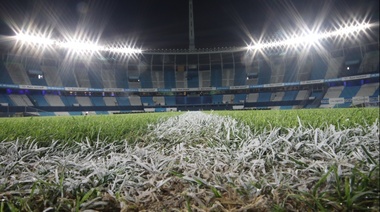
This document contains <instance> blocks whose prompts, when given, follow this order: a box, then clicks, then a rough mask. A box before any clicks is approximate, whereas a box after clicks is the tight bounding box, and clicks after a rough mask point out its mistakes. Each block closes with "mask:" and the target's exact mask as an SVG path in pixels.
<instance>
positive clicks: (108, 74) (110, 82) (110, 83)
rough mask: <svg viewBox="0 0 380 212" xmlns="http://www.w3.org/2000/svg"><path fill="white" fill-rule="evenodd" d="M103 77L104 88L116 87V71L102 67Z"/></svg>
mask: <svg viewBox="0 0 380 212" xmlns="http://www.w3.org/2000/svg"><path fill="white" fill-rule="evenodd" d="M101 78H102V81H103V85H104V88H116V87H117V85H116V80H115V71H114V70H112V69H102V70H101Z"/></svg>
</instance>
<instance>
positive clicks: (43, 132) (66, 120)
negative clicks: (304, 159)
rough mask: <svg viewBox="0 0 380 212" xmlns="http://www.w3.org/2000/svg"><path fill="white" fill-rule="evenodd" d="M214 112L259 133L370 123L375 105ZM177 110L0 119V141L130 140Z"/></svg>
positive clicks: (134, 139)
mask: <svg viewBox="0 0 380 212" xmlns="http://www.w3.org/2000/svg"><path fill="white" fill-rule="evenodd" d="M213 113H214V114H217V115H223V116H226V115H228V116H231V117H232V118H235V119H237V120H239V121H242V122H243V123H245V124H247V125H248V126H249V127H250V128H251V129H252V131H256V132H262V131H263V130H264V129H270V128H272V127H280V128H292V127H296V126H299V120H298V118H297V117H299V118H300V120H302V122H301V123H302V125H303V126H311V127H313V128H315V127H320V128H324V127H326V126H328V125H330V124H332V125H335V126H336V127H338V128H341V127H343V128H352V127H355V126H358V125H360V126H363V125H366V124H372V123H373V122H374V121H375V120H376V119H378V118H379V109H378V108H369V109H368V108H360V109H356V108H355V109H354V108H353V109H325V110H323V109H309V110H276V111H268V110H251V111H214V112H213ZM178 114H180V113H173V112H171V113H144V114H125V115H110V116H108V115H104V116H103V115H102V116H71V117H28V118H3V119H0V129H1V130H0V141H3V140H16V139H20V140H25V139H33V140H34V139H36V141H37V142H38V143H42V144H43V143H45V142H51V141H52V140H53V139H54V140H60V141H65V142H72V141H76V142H79V141H83V140H86V139H88V140H90V141H95V140H98V139H99V140H103V141H109V142H113V141H120V140H127V141H129V142H134V141H136V139H138V138H139V137H141V136H142V135H144V134H145V132H146V130H147V125H148V124H152V123H156V122H157V121H158V120H160V119H161V118H165V117H170V116H174V115H178Z"/></svg>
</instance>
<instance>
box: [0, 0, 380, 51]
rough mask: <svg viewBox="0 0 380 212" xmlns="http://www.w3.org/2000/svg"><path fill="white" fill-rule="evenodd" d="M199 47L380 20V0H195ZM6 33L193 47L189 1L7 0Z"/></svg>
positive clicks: (1, 5) (1, 28) (0, 13)
mask: <svg viewBox="0 0 380 212" xmlns="http://www.w3.org/2000/svg"><path fill="white" fill-rule="evenodd" d="M193 3H194V16H195V17H194V22H195V45H196V47H197V48H212V47H230V46H244V45H245V43H249V42H250V37H254V38H258V37H259V36H260V35H263V36H272V35H274V34H279V33H280V34H281V32H283V31H288V30H291V29H293V30H295V29H298V28H301V27H300V26H302V25H304V26H305V25H306V26H308V27H312V26H316V25H318V23H320V24H321V25H320V26H321V28H332V27H333V26H337V24H339V23H341V22H343V21H350V20H353V19H354V18H357V19H360V20H362V19H365V20H368V21H371V22H378V20H379V1H378V0H193ZM0 17H1V22H0V34H1V35H12V34H14V32H13V31H12V30H10V29H9V28H10V27H9V26H11V27H12V28H15V27H18V28H24V29H25V28H26V26H28V25H31V23H32V25H33V26H34V28H39V29H46V28H48V29H53V31H54V33H55V34H56V35H57V36H60V35H62V34H65V33H66V34H74V32H75V31H76V32H77V33H79V31H81V32H86V33H87V35H89V36H92V37H96V36H98V37H99V39H100V41H102V42H111V41H128V42H133V43H136V45H137V46H139V47H142V48H144V49H146V48H167V49H171V48H188V43H189V41H188V0H1V1H0Z"/></svg>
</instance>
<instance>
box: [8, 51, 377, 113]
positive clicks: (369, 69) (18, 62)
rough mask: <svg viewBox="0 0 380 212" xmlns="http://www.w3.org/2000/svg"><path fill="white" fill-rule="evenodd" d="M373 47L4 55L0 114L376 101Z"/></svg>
mask: <svg viewBox="0 0 380 212" xmlns="http://www.w3.org/2000/svg"><path fill="white" fill-rule="evenodd" d="M375 47H378V45H373V44H371V45H370V46H359V47H358V46H353V47H349V48H344V49H338V50H334V51H330V52H322V53H316V52H310V53H308V54H305V55H300V54H298V53H295V52H291V53H276V54H273V55H269V56H266V57H263V56H260V55H259V56H257V57H254V58H253V57H251V55H246V53H245V52H242V51H237V52H234V51H230V52H229V51H223V52H215V53H214V52H207V53H202V52H198V53H197V52H191V53H188V54H186V53H178V54H176V53H170V54H166V53H165V52H163V53H154V54H153V53H152V54H150V53H144V54H143V55H140V56H137V57H136V58H132V59H127V60H123V61H114V60H112V61H111V62H109V61H105V60H99V61H97V60H94V61H76V62H73V63H65V62H64V61H62V60H60V59H59V58H55V59H52V58H49V59H46V60H45V59H43V60H41V59H39V60H38V59H33V58H31V57H30V56H25V58H23V56H12V55H10V56H7V57H5V56H4V57H3V60H2V61H1V62H0V77H1V78H0V104H4V105H1V106H0V115H3V114H4V113H5V112H6V111H7V110H10V111H11V112H10V113H15V112H20V111H21V112H22V111H26V110H27V109H25V108H24V109H21V107H28V108H30V110H28V111H32V112H30V114H31V115H41V116H42V115H62V116H63V115H83V114H84V113H83V112H84V111H88V112H89V114H109V113H119V112H120V113H124V112H142V111H144V109H147V108H149V110H145V111H147V112H149V111H152V112H153V111H156V112H160V111H166V110H172V109H173V110H174V109H175V110H200V109H215V110H225V109H236V108H240V109H296V108H297V109H298V108H319V107H320V108H331V107H352V106H355V105H360V103H365V104H366V105H367V104H368V105H369V106H371V105H375V106H376V105H378V102H379V98H378V97H379V59H378V56H379V51H378V49H376V48H375ZM4 58H6V59H4ZM38 75H41V76H42V77H41V78H39V76H38ZM36 76H37V77H36ZM234 106H237V107H235V108H234ZM238 106H241V107H238ZM35 111H37V112H35Z"/></svg>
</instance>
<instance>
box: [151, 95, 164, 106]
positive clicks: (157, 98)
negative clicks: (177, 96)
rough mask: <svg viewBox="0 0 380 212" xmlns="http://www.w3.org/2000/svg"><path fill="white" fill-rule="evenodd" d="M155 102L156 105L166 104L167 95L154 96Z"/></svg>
mask: <svg viewBox="0 0 380 212" xmlns="http://www.w3.org/2000/svg"><path fill="white" fill-rule="evenodd" d="M153 102H154V104H155V105H165V97H163V96H153Z"/></svg>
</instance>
